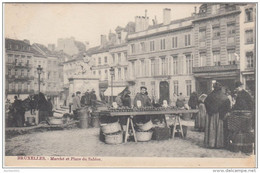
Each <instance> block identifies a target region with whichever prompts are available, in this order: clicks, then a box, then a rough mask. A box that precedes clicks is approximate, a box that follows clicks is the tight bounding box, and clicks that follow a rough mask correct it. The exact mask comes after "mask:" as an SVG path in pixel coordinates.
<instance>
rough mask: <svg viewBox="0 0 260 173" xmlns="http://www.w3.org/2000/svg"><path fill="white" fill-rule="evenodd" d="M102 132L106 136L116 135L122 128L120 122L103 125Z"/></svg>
mask: <svg viewBox="0 0 260 173" xmlns="http://www.w3.org/2000/svg"><path fill="white" fill-rule="evenodd" d="M100 126H101V130H102V132H103V133H105V134H110V133H115V132H118V131H120V130H121V126H120V124H119V123H118V122H115V123H109V124H101V125H100Z"/></svg>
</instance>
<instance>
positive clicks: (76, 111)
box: [72, 91, 81, 119]
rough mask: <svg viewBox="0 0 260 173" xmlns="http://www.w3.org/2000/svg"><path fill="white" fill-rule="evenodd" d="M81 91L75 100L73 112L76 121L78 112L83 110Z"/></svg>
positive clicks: (77, 93)
mask: <svg viewBox="0 0 260 173" xmlns="http://www.w3.org/2000/svg"><path fill="white" fill-rule="evenodd" d="M80 94H81V92H80V91H77V92H76V96H75V97H74V98H73V107H72V111H73V114H74V119H78V110H79V109H80V108H81V105H80Z"/></svg>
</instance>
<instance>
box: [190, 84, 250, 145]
mask: <svg viewBox="0 0 260 173" xmlns="http://www.w3.org/2000/svg"><path fill="white" fill-rule="evenodd" d="M235 87H236V88H235V90H234V91H233V93H232V92H231V91H230V90H229V89H223V86H222V85H221V84H220V83H219V82H216V83H214V85H213V88H214V89H213V91H212V92H211V93H210V94H209V95H206V94H202V95H201V96H199V97H197V94H196V93H193V94H192V95H191V97H190V100H189V105H190V107H191V108H192V107H193V108H195V109H196V108H198V109H199V113H198V114H197V116H196V117H195V128H196V129H197V130H199V131H204V133H205V135H204V145H205V147H208V148H224V147H226V145H227V142H228V141H226V140H227V135H228V134H227V133H228V130H227V126H226V123H227V122H226V121H227V120H226V117H227V116H228V115H229V114H230V112H231V111H233V110H247V111H251V112H252V113H253V115H254V101H253V98H252V96H251V95H250V94H249V93H248V92H247V91H246V90H244V89H243V84H242V83H241V82H236V83H235ZM252 118H253V122H254V116H252Z"/></svg>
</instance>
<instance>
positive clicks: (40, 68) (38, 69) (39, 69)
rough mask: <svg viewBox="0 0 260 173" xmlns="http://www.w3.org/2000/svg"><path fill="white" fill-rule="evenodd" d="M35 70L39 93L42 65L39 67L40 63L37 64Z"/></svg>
mask: <svg viewBox="0 0 260 173" xmlns="http://www.w3.org/2000/svg"><path fill="white" fill-rule="evenodd" d="M37 72H38V88H39V93H40V86H41V84H40V82H41V80H40V78H41V73H42V67H41V65H39V66H38V67H37Z"/></svg>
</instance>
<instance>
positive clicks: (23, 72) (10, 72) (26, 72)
mask: <svg viewBox="0 0 260 173" xmlns="http://www.w3.org/2000/svg"><path fill="white" fill-rule="evenodd" d="M8 75H12V76H14V75H15V76H27V77H28V76H29V75H30V70H25V69H10V68H9V69H8Z"/></svg>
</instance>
